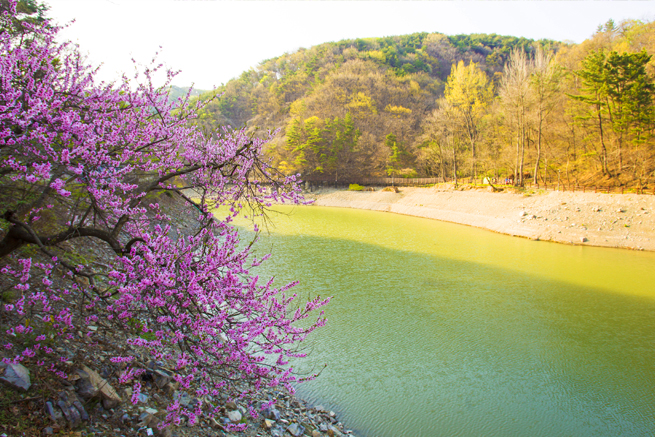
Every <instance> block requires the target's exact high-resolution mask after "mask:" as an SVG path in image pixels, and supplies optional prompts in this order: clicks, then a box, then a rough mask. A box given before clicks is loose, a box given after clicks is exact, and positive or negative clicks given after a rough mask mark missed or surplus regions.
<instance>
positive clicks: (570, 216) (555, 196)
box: [308, 185, 655, 251]
mask: <svg viewBox="0 0 655 437" xmlns="http://www.w3.org/2000/svg"><path fill="white" fill-rule="evenodd" d="M308 198H313V199H315V203H314V204H315V205H319V206H331V207H344V208H356V209H368V210H372V211H386V212H393V213H397V214H405V215H411V216H416V217H425V218H430V219H436V220H443V221H447V222H453V223H459V224H464V225H469V226H475V227H478V228H484V229H488V230H491V231H494V232H499V233H502V234H507V235H513V236H519V237H524V238H530V239H533V240H544V241H554V242H558V243H565V244H579V245H588V246H602V247H616V248H622V249H635V250H649V251H655V196H652V195H636V194H597V193H580V192H560V191H543V190H541V191H539V190H535V191H530V190H527V191H518V190H514V189H509V190H507V189H505V190H503V191H501V192H495V191H494V190H493V189H492V188H491V187H488V188H480V189H470V188H468V187H463V188H460V189H455V188H454V187H453V186H452V185H440V186H435V187H432V188H399V190H398V192H397V193H396V192H393V191H382V189H381V188H376V189H375V191H347V190H334V189H329V190H322V191H321V190H319V191H318V192H314V193H308Z"/></svg>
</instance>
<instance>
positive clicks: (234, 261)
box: [0, 1, 327, 429]
mask: <svg viewBox="0 0 655 437" xmlns="http://www.w3.org/2000/svg"><path fill="white" fill-rule="evenodd" d="M15 15H16V3H15V2H11V1H10V8H9V12H6V13H5V16H4V18H5V20H9V21H10V20H11V19H12V18H13V17H15ZM22 25H23V26H24V28H25V32H26V33H25V35H23V36H22V37H21V38H13V37H12V36H11V34H10V32H4V33H2V34H0V50H1V51H2V55H1V57H0V59H1V61H0V107H2V111H0V187H1V189H0V193H2V202H0V204H2V207H3V209H4V211H2V222H1V224H2V229H3V231H4V232H3V234H2V240H1V241H0V272H1V273H2V278H1V281H2V286H3V292H5V293H9V292H11V294H13V296H14V299H13V301H12V302H10V303H7V304H6V305H3V311H4V313H3V319H2V320H3V324H5V326H4V329H5V330H6V331H7V333H8V334H9V335H12V336H13V337H11V338H13V340H12V341H11V342H9V341H7V342H3V347H4V348H5V350H6V351H7V352H8V353H13V354H14V358H13V361H14V362H19V361H22V362H26V363H32V364H34V365H40V366H44V367H45V368H46V369H48V370H50V371H52V372H55V373H57V374H59V375H62V376H64V377H65V376H66V374H65V371H66V365H65V363H63V361H65V360H63V359H61V358H62V356H60V355H61V353H60V352H57V350H56V348H54V347H53V342H54V343H55V345H56V344H57V342H59V341H62V340H66V341H68V339H71V338H73V336H74V335H75V333H77V332H81V333H83V339H82V340H79V342H76V343H72V344H71V346H70V347H71V348H74V347H79V349H78V350H73V351H69V352H67V353H73V354H79V356H88V355H89V354H93V351H94V349H97V348H99V343H98V342H100V341H103V338H105V337H107V336H112V335H115V334H120V336H118V337H114V338H115V339H116V338H117V339H120V338H122V339H124V340H125V341H124V342H122V343H120V344H117V345H116V347H115V348H114V349H113V350H111V353H113V356H112V358H111V361H112V362H113V363H115V364H116V365H118V364H121V365H122V366H124V367H122V369H123V370H122V373H121V376H120V382H121V383H131V384H132V386H133V393H134V395H133V398H132V401H133V402H136V400H137V398H138V394H139V391H140V389H141V384H140V378H139V377H140V375H141V374H142V373H143V372H144V371H145V363H144V362H142V359H141V358H140V357H141V355H140V354H141V353H144V354H145V355H146V356H148V357H149V358H150V359H153V360H160V361H166V362H167V363H169V365H170V366H172V367H174V368H175V371H176V376H175V379H176V380H177V381H178V382H179V383H180V390H182V391H186V392H189V394H190V395H192V396H204V395H212V396H218V395H221V394H225V395H227V396H228V398H229V399H244V400H246V401H248V400H250V401H251V402H252V400H253V399H254V395H255V394H256V392H257V391H258V390H259V389H260V388H262V387H264V386H276V385H278V384H283V385H285V386H287V387H289V388H291V387H290V385H289V384H290V383H291V382H293V381H294V380H296V377H295V375H294V374H293V373H292V368H290V367H289V366H288V360H289V358H290V357H302V356H303V354H302V353H300V352H298V350H297V346H298V344H299V343H300V342H302V340H303V339H304V338H305V337H306V336H307V335H308V334H309V333H310V332H312V331H313V330H314V329H315V328H316V327H318V326H321V325H323V324H324V323H325V319H324V318H323V316H322V313H321V314H320V315H317V316H316V318H315V320H314V321H313V322H310V323H305V322H303V324H302V325H299V324H298V322H300V321H301V320H303V319H305V318H307V317H308V316H309V315H310V313H312V311H314V310H316V309H318V308H320V307H322V306H323V305H325V303H326V302H327V300H323V299H321V298H318V297H317V298H315V299H312V300H310V301H308V302H306V303H298V302H296V301H295V295H293V294H288V291H289V289H290V288H291V286H293V284H289V285H286V286H284V287H282V288H279V289H278V288H274V287H273V283H272V280H270V281H268V282H265V283H262V282H261V281H260V280H259V278H258V277H257V276H254V275H253V274H252V273H251V269H252V268H255V267H256V266H257V265H259V264H260V263H261V262H262V261H263V260H261V259H253V258H251V257H250V250H251V245H246V246H243V245H241V244H240V240H239V235H238V233H237V231H236V230H235V228H234V227H232V226H231V225H230V221H231V220H232V219H233V218H234V217H235V216H236V215H238V214H239V213H240V211H242V210H244V211H245V210H247V209H249V210H251V211H252V212H253V214H255V215H256V214H262V213H264V211H265V208H266V206H267V205H268V206H270V202H271V201H273V200H279V201H290V202H296V203H298V202H301V201H302V199H301V197H300V196H299V187H298V186H297V181H296V176H289V177H284V176H282V175H280V174H278V173H277V172H276V171H275V169H274V168H271V167H270V166H269V165H268V164H267V163H266V162H264V161H262V160H261V158H260V154H261V149H262V146H263V144H264V143H265V141H266V140H265V139H259V138H256V137H252V136H248V135H246V133H245V132H244V131H243V130H236V131H235V130H228V129H223V130H221V131H218V132H214V133H212V134H211V135H205V134H204V133H203V132H201V131H200V130H199V129H197V128H195V127H193V126H191V125H190V124H189V122H190V120H192V119H193V118H194V117H195V115H196V114H197V113H198V111H199V109H200V108H201V107H202V104H201V103H198V104H196V105H189V104H188V96H187V99H186V100H178V101H176V102H170V101H169V100H168V87H169V85H170V82H171V79H172V78H173V77H174V73H171V72H169V73H168V81H167V83H166V84H164V86H163V87H160V88H157V87H155V86H154V85H153V84H152V82H151V81H150V77H151V76H152V74H153V73H155V72H156V70H157V68H154V69H146V70H145V73H144V78H143V82H141V79H142V77H141V76H136V77H135V78H134V79H133V80H131V81H128V79H127V78H125V77H124V78H123V80H122V82H120V83H118V84H113V83H111V84H106V83H101V84H100V85H97V84H96V83H95V82H94V76H95V70H94V69H92V68H91V67H88V66H86V65H85V64H84V62H83V59H82V57H81V56H80V54H79V53H78V52H77V51H76V50H75V49H74V48H73V47H71V46H70V45H67V44H58V43H57V42H56V37H57V36H58V30H59V29H58V28H56V27H52V26H49V23H47V22H46V23H44V24H37V25H32V24H30V23H23V24H22ZM136 83H139V84H138V85H135V84H136ZM265 184H267V185H265ZM168 198H174V199H177V200H179V201H181V202H184V203H185V204H186V205H187V208H186V212H185V213H186V214H189V217H190V220H191V222H193V229H189V230H187V232H186V233H185V232H184V229H183V227H182V226H180V225H178V223H179V219H180V217H175V216H173V215H172V214H171V213H168V212H167V209H166V206H165V204H166V199H168ZM218 207H225V208H226V210H229V212H228V213H227V214H228V216H227V217H226V218H224V219H221V218H218V217H215V216H214V215H212V211H214V210H215V209H216V208H218ZM248 207H249V208H248ZM93 245H96V246H97V250H96V251H95V252H93V251H90V250H89V247H93ZM103 250H104V252H107V251H108V252H109V253H110V255H107V256H105V257H101V254H102V253H104V252H103ZM89 252H91V253H89ZM94 258H95V261H101V262H100V263H94V262H93V261H94ZM99 258H100V259H99ZM105 258H106V259H105ZM7 320H12V321H13V322H12V324H11V325H9V326H7V325H6V323H7V322H6V321H7ZM103 347H105V348H108V347H112V346H111V342H109V343H107V344H105V345H104V346H103ZM267 357H270V358H268V359H267ZM4 360H5V361H8V359H4ZM273 402H274V400H273ZM251 407H253V406H252V405H251ZM219 410H220V406H219V405H213V406H210V405H208V404H202V405H197V406H196V407H195V408H192V407H188V408H187V407H184V406H182V405H180V404H179V402H174V403H173V404H171V405H170V406H169V407H168V415H167V416H166V419H165V420H164V421H163V422H162V425H163V426H166V425H169V424H171V423H179V421H180V418H181V417H182V415H184V416H186V417H187V418H188V420H189V422H190V423H191V424H193V423H194V422H195V421H196V420H197V419H198V417H199V416H200V415H201V414H210V415H211V414H217V413H218V411H219ZM251 414H254V415H255V416H256V414H257V412H256V411H255V410H254V407H253V409H251ZM228 427H229V428H235V429H239V428H242V427H243V426H242V425H236V424H232V425H228Z"/></svg>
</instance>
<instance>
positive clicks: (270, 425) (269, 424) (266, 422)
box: [264, 419, 275, 429]
mask: <svg viewBox="0 0 655 437" xmlns="http://www.w3.org/2000/svg"><path fill="white" fill-rule="evenodd" d="M273 425H275V422H274V421H273V420H271V419H264V428H266V429H271V428H273Z"/></svg>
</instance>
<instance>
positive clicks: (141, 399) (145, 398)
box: [139, 393, 148, 404]
mask: <svg viewBox="0 0 655 437" xmlns="http://www.w3.org/2000/svg"><path fill="white" fill-rule="evenodd" d="M139 402H143V403H144V404H147V403H148V395H147V394H144V393H139Z"/></svg>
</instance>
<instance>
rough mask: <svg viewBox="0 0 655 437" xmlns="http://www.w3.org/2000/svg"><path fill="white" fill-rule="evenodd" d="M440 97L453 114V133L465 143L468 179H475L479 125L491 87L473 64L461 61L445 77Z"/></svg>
mask: <svg viewBox="0 0 655 437" xmlns="http://www.w3.org/2000/svg"><path fill="white" fill-rule="evenodd" d="M444 97H445V99H446V101H447V102H448V104H449V105H450V108H451V112H452V114H453V122H454V123H455V126H454V130H455V132H457V133H458V134H459V135H460V136H461V137H462V138H465V141H466V142H467V143H468V146H469V149H470V151H471V176H472V177H475V176H476V160H477V150H476V149H477V145H478V139H479V136H480V124H481V121H482V119H483V117H484V115H485V113H486V111H487V108H488V106H489V103H490V102H491V100H492V98H493V89H492V86H491V84H490V82H489V80H488V79H487V75H486V74H485V73H484V72H483V71H482V70H480V69H479V68H478V66H477V64H476V63H474V62H471V63H469V65H464V61H459V63H458V64H457V65H453V67H452V69H451V72H450V76H448V80H447V81H446V90H445V93H444Z"/></svg>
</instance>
